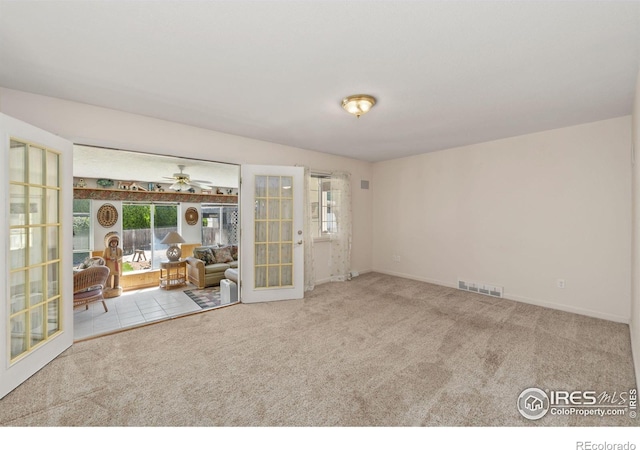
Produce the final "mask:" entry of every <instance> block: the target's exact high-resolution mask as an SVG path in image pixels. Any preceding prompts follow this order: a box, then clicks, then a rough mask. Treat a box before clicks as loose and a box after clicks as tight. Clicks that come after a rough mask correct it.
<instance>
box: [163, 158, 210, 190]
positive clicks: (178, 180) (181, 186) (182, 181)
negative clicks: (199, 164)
mask: <svg viewBox="0 0 640 450" xmlns="http://www.w3.org/2000/svg"><path fill="white" fill-rule="evenodd" d="M184 167H185V166H183V165H181V164H180V165H178V169H180V172H177V173H174V174H173V176H172V177H164V178H165V179H166V180H173V184H172V185H171V186H169V189H171V190H172V191H176V192H181V191H188V190H189V189H192V188H193V186H197V187H200V188H203V189H209V188H210V186H209V185H211V184H212V182H211V181H205V180H192V179H191V177H190V176H189V174H188V173H184Z"/></svg>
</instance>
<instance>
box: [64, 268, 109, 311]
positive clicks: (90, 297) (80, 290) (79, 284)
mask: <svg viewBox="0 0 640 450" xmlns="http://www.w3.org/2000/svg"><path fill="white" fill-rule="evenodd" d="M109 272H110V270H109V268H108V267H107V266H92V267H89V268H88V269H85V270H82V271H80V272H76V273H74V274H73V307H74V308H75V307H76V306H82V305H85V307H86V309H89V303H91V302H96V301H102V306H104V312H109V310H108V309H107V304H106V303H105V302H104V288H105V284H106V282H107V278H109Z"/></svg>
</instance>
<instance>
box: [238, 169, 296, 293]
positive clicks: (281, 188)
mask: <svg viewBox="0 0 640 450" xmlns="http://www.w3.org/2000/svg"><path fill="white" fill-rule="evenodd" d="M241 175H242V184H241V188H240V196H241V201H240V208H241V209H240V212H241V214H240V220H241V230H242V231H241V245H240V251H241V258H240V261H241V262H242V264H241V267H240V299H241V301H242V302H244V303H255V302H267V301H274V300H289V299H298V298H302V297H303V296H304V246H303V241H302V229H303V227H302V224H303V201H304V195H303V194H304V187H303V186H304V168H302V167H287V166H254V165H243V166H242V167H241Z"/></svg>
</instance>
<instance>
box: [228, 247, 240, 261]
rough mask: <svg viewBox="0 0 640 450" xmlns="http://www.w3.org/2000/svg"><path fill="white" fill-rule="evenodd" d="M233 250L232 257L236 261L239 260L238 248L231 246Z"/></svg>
mask: <svg viewBox="0 0 640 450" xmlns="http://www.w3.org/2000/svg"><path fill="white" fill-rule="evenodd" d="M229 247H230V248H231V257H232V258H233V260H234V261H237V260H238V246H237V245H235V244H232V245H230V246H229Z"/></svg>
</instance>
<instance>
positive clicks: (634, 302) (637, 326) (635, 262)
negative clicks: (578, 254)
mask: <svg viewBox="0 0 640 450" xmlns="http://www.w3.org/2000/svg"><path fill="white" fill-rule="evenodd" d="M632 117H633V118H632V130H633V147H634V158H633V159H634V164H633V202H632V205H633V208H632V210H633V228H632V230H633V238H632V239H633V243H632V254H633V257H632V265H631V270H632V272H631V274H632V275H631V321H630V323H629V328H630V331H631V348H632V349H633V360H634V362H635V368H636V380H638V381H640V273H639V270H640V230H639V228H638V227H640V204H639V203H640V72H639V73H638V79H637V81H636V95H635V99H634V102H633V116H632Z"/></svg>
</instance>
